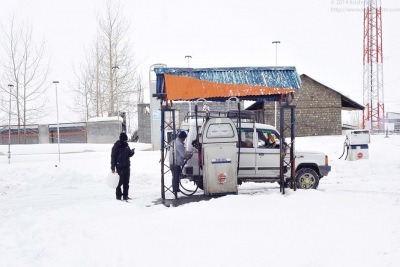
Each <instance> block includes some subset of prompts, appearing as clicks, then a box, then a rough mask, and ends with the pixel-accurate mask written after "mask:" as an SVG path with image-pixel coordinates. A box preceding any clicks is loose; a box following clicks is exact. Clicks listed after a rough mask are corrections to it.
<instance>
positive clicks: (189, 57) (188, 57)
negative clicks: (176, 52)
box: [185, 56, 192, 68]
mask: <svg viewBox="0 0 400 267" xmlns="http://www.w3.org/2000/svg"><path fill="white" fill-rule="evenodd" d="M185 58H187V59H188V68H189V60H190V59H191V58H192V56H185Z"/></svg>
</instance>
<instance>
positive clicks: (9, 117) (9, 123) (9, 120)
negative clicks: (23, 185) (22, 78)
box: [8, 84, 14, 164]
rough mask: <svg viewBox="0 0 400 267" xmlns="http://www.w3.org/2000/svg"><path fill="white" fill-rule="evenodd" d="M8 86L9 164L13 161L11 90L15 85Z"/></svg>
mask: <svg viewBox="0 0 400 267" xmlns="http://www.w3.org/2000/svg"><path fill="white" fill-rule="evenodd" d="M8 87H9V88H10V107H9V110H8V164H10V163H11V90H12V88H13V87H14V85H12V84H9V85H8Z"/></svg>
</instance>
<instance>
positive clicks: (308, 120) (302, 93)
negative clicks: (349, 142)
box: [247, 74, 364, 137]
mask: <svg viewBox="0 0 400 267" xmlns="http://www.w3.org/2000/svg"><path fill="white" fill-rule="evenodd" d="M300 79H301V82H302V86H301V88H300V89H299V90H297V91H296V92H295V93H294V101H293V102H292V103H291V104H293V105H295V106H296V109H295V133H296V136H298V137H300V136H314V135H341V134H342V110H348V111H351V110H364V106H362V105H360V104H358V103H356V102H355V101H353V100H351V99H350V98H348V97H346V96H344V95H342V94H341V93H339V92H337V91H335V90H333V89H332V88H329V87H328V86H326V85H324V84H322V83H319V82H317V81H316V80H314V79H312V78H311V77H309V76H307V75H305V74H302V75H300ZM277 106H278V108H277V123H276V127H277V128H278V130H279V128H280V123H279V122H280V112H279V104H278V105H277ZM247 110H254V111H255V112H256V113H257V118H258V119H257V120H258V121H259V122H262V123H266V124H271V125H274V102H256V103H254V104H253V105H251V106H250V107H248V108H247ZM285 119H290V118H288V117H287V115H286V114H285Z"/></svg>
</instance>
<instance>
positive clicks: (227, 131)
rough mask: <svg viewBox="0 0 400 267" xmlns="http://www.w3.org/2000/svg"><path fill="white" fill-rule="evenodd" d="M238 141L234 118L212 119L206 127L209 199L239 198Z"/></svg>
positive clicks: (202, 139)
mask: <svg viewBox="0 0 400 267" xmlns="http://www.w3.org/2000/svg"><path fill="white" fill-rule="evenodd" d="M237 140H238V135H237V130H236V126H235V124H234V122H233V121H232V119H230V118H227V117H225V118H210V119H209V120H208V121H206V122H205V124H204V126H203V127H202V133H201V135H200V143H201V144H202V157H203V161H202V162H203V184H204V194H205V195H225V194H237V192H238V186H237V164H238V163H237V151H236V145H237Z"/></svg>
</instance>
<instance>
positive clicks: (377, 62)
mask: <svg viewBox="0 0 400 267" xmlns="http://www.w3.org/2000/svg"><path fill="white" fill-rule="evenodd" d="M363 60H364V82H363V99H364V105H365V109H364V112H363V129H370V130H371V131H372V132H378V131H384V127H385V125H384V112H385V105H384V99H383V54H382V8H381V1H380V0H365V1H364V53H363Z"/></svg>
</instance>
